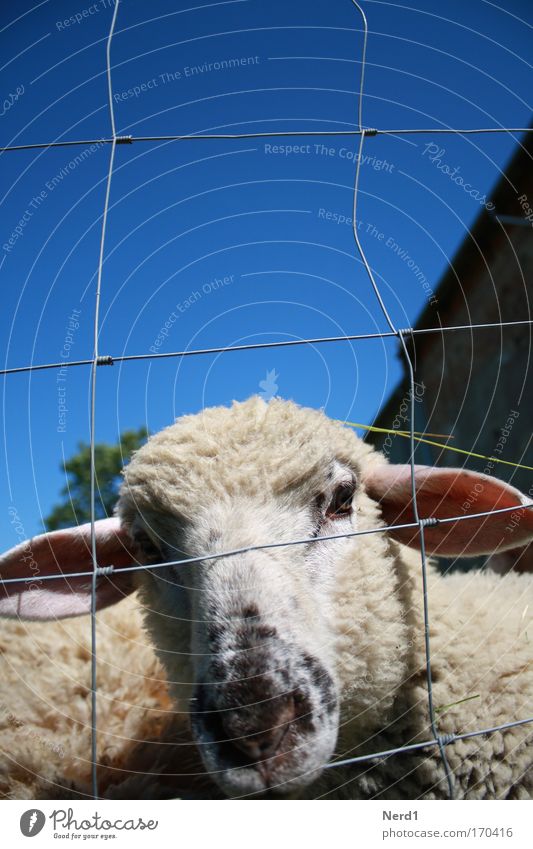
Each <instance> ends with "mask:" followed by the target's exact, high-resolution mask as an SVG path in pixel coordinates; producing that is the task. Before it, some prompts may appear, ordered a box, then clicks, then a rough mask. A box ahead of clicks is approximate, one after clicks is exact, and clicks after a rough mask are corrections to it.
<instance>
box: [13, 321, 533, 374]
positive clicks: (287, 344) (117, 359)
mask: <svg viewBox="0 0 533 849" xmlns="http://www.w3.org/2000/svg"><path fill="white" fill-rule="evenodd" d="M532 325H533V319H522V320H520V321H500V322H498V321H493V322H490V323H488V324H458V325H455V326H451V327H445V326H443V325H441V326H440V327H419V328H416V327H410V328H408V332H409V334H411V335H414V336H418V335H422V336H423V335H425V334H427V333H448V332H454V331H457V330H470V331H472V330H486V329H487V328H489V329H494V328H496V327H499V328H503V327H519V326H532ZM402 332H403V331H402ZM405 332H407V331H405ZM398 334H399V331H392V330H390V331H388V332H387V331H385V332H382V333H380V332H375V333H355V334H348V333H347V334H345V335H343V336H317V337H314V338H310V339H288V340H285V339H284V340H282V341H280V342H253V343H252V344H249V345H222V346H220V347H217V348H191V349H190V350H185V351H166V352H161V353H145V354H121V355H119V356H115V355H114V354H108V355H105V356H100V357H99V358H98V362H97V365H98V366H112V365H113V364H114V363H124V362H129V361H133V360H165V359H172V358H173V357H195V356H199V355H203V354H229V353H231V352H232V351H260V350H263V349H265V348H294V347H296V346H298V345H322V344H325V343H328V342H329V343H331V342H354V341H362V340H365V339H390V338H394V337H396V336H398ZM92 363H93V358H91V359H87V360H68V361H65V362H62V363H37V364H34V365H26V366H14V367H13V368H4V369H0V376H1V375H7V374H20V373H21V372H30V371H43V370H46V369H52V368H72V366H89V365H91V364H92Z"/></svg>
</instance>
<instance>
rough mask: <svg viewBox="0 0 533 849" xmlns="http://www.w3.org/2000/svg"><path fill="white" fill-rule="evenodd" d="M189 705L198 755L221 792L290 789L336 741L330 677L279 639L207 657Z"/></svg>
mask: <svg viewBox="0 0 533 849" xmlns="http://www.w3.org/2000/svg"><path fill="white" fill-rule="evenodd" d="M193 704H194V708H193V713H192V714H191V723H192V729H193V734H194V737H195V739H196V742H197V744H198V746H199V750H200V752H201V755H202V758H203V760H204V763H205V765H206V767H207V769H208V771H209V772H210V773H211V775H212V777H213V778H214V779H215V780H216V781H217V782H218V784H219V785H220V786H221V788H222V789H223V790H224V792H225V793H227V795H229V796H243V795H253V794H264V793H265V792H271V793H274V794H275V795H288V794H293V793H294V792H295V791H298V790H300V789H302V788H303V787H305V786H306V785H307V784H308V783H310V782H311V781H313V780H314V779H316V777H317V775H318V774H319V772H320V771H321V769H322V767H323V766H324V764H325V763H326V762H327V761H328V760H329V758H330V757H331V754H332V752H333V749H334V746H335V743H336V738H337V727H338V710H339V707H338V695H337V690H336V687H335V684H334V681H333V678H332V676H331V675H330V674H329V672H328V671H327V669H326V668H325V667H324V666H323V664H322V663H321V662H320V661H319V660H318V658H316V657H314V656H312V655H310V654H308V653H306V652H304V651H299V650H298V649H297V648H296V647H294V646H293V647H291V646H290V645H289V644H287V643H285V642H284V641H282V640H280V639H276V638H273V639H271V640H269V641H268V642H267V641H265V644H264V645H260V646H257V645H255V647H253V648H250V647H248V650H246V649H243V648H241V649H240V650H239V651H233V652H232V651H228V650H226V651H225V652H222V654H221V656H215V657H213V659H212V661H211V663H210V664H209V666H208V667H207V668H206V669H205V672H204V676H203V680H202V681H199V682H198V683H197V685H196V691H195V698H194V701H193Z"/></svg>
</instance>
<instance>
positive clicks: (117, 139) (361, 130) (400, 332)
mask: <svg viewBox="0 0 533 849" xmlns="http://www.w3.org/2000/svg"><path fill="white" fill-rule="evenodd" d="M351 2H352V5H353V6H354V7H355V9H356V10H357V11H358V13H359V14H360V16H361V20H362V23H363V47H362V53H361V74H360V81H359V92H358V110H357V129H353V130H326V129H324V130H283V131H271V132H269V131H261V132H251V133H192V134H184V135H168V136H131V135H117V134H116V127H115V115H114V107H113V89H112V74H111V67H112V66H111V47H112V42H113V36H114V32H115V25H116V21H117V15H118V10H119V5H120V0H115V5H114V10H113V16H112V20H111V26H110V30H109V34H108V37H107V45H106V75H107V88H108V102H109V116H110V123H111V133H112V135H111V137H110V138H101V139H92V140H72V141H51V142H41V143H36V144H22V145H7V146H4V147H0V153H6V152H9V151H16V150H19V151H22V150H30V151H31V150H39V149H47V148H53V147H70V146H77V145H89V144H109V145H111V151H110V158H109V166H108V173H107V181H106V191H105V200H104V211H103V217H102V228H101V237H100V251H99V259H98V272H97V282H96V292H95V310H94V326H93V330H94V346H93V356H92V357H91V358H90V359H84V360H74V361H69V362H62V363H41V364H39V363H37V364H29V365H25V366H18V367H14V368H5V369H1V370H0V375H6V376H7V375H9V374H20V373H24V372H33V371H42V370H46V369H53V368H60V367H61V368H63V367H65V366H67V367H75V366H86V365H88V366H91V384H90V387H91V388H90V486H91V520H90V537H91V560H92V570H91V571H90V572H89V571H81V572H69V573H60V574H54V575H43V576H40V580H68V579H69V578H80V577H90V578H91V614H90V616H91V752H92V764H91V777H92V792H93V797H94V798H95V799H98V798H99V796H98V775H97V766H98V764H97V742H98V739H97V732H98V727H97V706H96V695H97V644H96V589H97V584H98V579H99V578H100V577H111V576H112V575H113V574H118V573H122V572H132V571H137V570H141V569H146V568H148V567H146V566H145V565H143V564H136V565H132V566H127V567H121V568H120V569H115V567H114V566H113V565H108V566H99V565H98V558H97V548H96V528H95V523H96V467H95V446H96V399H97V394H96V389H97V372H98V368H99V367H100V366H106V365H113V364H114V363H116V362H129V361H137V360H144V359H150V360H152V359H154V360H158V359H166V358H172V357H176V358H180V357H189V356H196V355H203V354H218V353H229V352H232V351H233V352H235V351H253V350H259V349H265V348H281V347H294V346H298V345H311V344H312V345H315V344H323V343H332V342H351V341H362V340H366V339H385V338H397V339H398V341H399V343H400V347H401V351H402V355H403V357H404V359H405V364H406V367H407V371H408V375H409V385H410V423H409V439H410V458H409V465H410V473H411V495H412V503H413V514H414V521H413V522H406V523H403V524H398V525H387V526H381V527H376V528H371V529H368V530H364V531H352V532H348V533H342V534H330V535H328V536H320V537H313V538H305V539H296V540H289V541H284V542H268V543H263V544H258V545H253V546H246V547H244V548H237V549H232V550H229V551H224V552H218V553H215V554H206V555H201V556H198V557H189V558H183V559H180V560H174V561H167V562H165V563H156V564H151V565H150V567H149V568H150V570H152V569H159V568H169V567H175V568H178V567H181V566H184V565H187V564H192V563H202V562H205V561H207V560H216V559H219V558H223V557H231V556H234V555H237V554H243V553H247V552H252V551H260V550H264V549H273V548H280V547H286V546H293V545H310V544H314V543H318V542H322V541H324V540H333V539H344V538H347V537H356V536H365V535H368V534H374V533H385V532H389V531H392V532H394V531H395V530H400V529H409V528H411V529H413V530H418V532H419V535H420V551H421V573H422V584H423V608H424V610H423V613H424V644H425V659H426V683H427V698H428V715H429V722H430V728H431V732H432V735H433V736H432V738H431V739H429V740H426V741H424V742H420V743H413V744H407V745H403V746H399V747H397V748H394V749H387V750H384V751H378V752H373V753H370V754H365V755H359V756H357V757H351V758H345V759H342V760H336V761H332V762H330V763H328V764H325V765H324V768H325V769H332V768H335V767H339V766H343V767H346V766H350V765H354V764H359V763H364V762H368V761H373V760H379V759H384V758H388V757H391V756H393V755H399V754H402V753H407V752H413V751H419V750H424V749H428V748H432V747H435V746H437V747H438V749H439V753H440V757H441V760H442V764H443V769H444V774H445V777H446V781H447V785H448V795H449V797H450V798H452V799H453V798H454V795H455V794H454V782H453V774H452V771H451V768H450V765H449V762H448V759H447V756H446V751H445V749H446V747H447V746H449V745H451V744H453V743H455V742H457V741H459V740H466V739H469V738H473V737H477V736H481V735H485V734H492V733H495V732H498V731H505V730H507V729H510V728H515V727H517V726H521V725H526V724H530V723H533V716H532V717H527V718H524V719H519V720H515V721H511V722H507V723H503V724H501V725H496V726H493V727H490V728H484V729H480V730H477V731H470V732H465V733H460V734H445V735H440V734H439V730H438V724H437V718H436V711H435V705H434V700H433V686H432V677H431V644H430V637H429V603H428V592H427V556H426V546H425V528H426V527H432V526H434V525H437V524H446V523H455V522H459V521H470V520H472V519H482V518H486V517H489V516H494V515H496V514H500V513H508V512H512V511H517V510H525V509H531V508H532V507H533V503H528V504H522V505H515V506H513V507H505V508H499V509H494V510H487V511H483V512H479V513H471V514H468V515H462V516H453V517H447V518H443V519H437V518H435V517H432V516H429V517H421V516H420V515H419V511H418V503H417V491H416V476H415V450H416V444H415V434H414V412H415V409H414V403H415V391H414V389H415V379H414V368H413V363H412V360H411V356H410V354H409V350H408V348H407V344H406V339H408V338H413V337H414V336H415V335H418V334H427V333H447V332H456V331H464V330H469V331H470V332H472V331H473V330H481V329H494V328H504V327H516V326H521V325H522V326H531V325H532V324H533V320H517V321H509V322H491V323H486V324H464V325H456V326H449V327H443V326H440V327H430V328H411V327H410V328H406V329H404V328H400V329H398V328H396V326H395V325H394V323H393V321H392V319H391V317H390V314H389V312H388V310H387V307H386V305H385V302H384V300H383V298H382V296H381V292H380V290H379V287H378V285H377V283H376V280H375V278H374V275H373V273H372V269H371V267H370V265H369V263H368V260H367V257H366V254H365V251H364V249H363V246H362V244H361V241H360V239H359V235H358V228H357V206H358V199H359V178H360V170H361V159H362V156H361V154H362V151H363V147H364V144H365V141H366V139H367V138H368V137H369V136H370V137H373V136H377V135H393V136H394V135H398V136H400V135H411V134H457V135H471V134H491V133H529V132H533V127H520V128H509V127H481V128H468V129H456V128H451V127H434V128H403V129H378V128H366V127H364V126H363V98H364V75H365V70H366V47H367V40H368V23H367V19H366V15H365V13H364V11H363V9H362V8H361V6H360V5H359V3H358V2H356V0H351ZM291 136H348V137H358V138H359V148H358V150H359V156H358V157H357V164H356V171H355V182H354V193H353V216H352V227H353V235H354V241H355V245H356V247H357V250H358V252H359V255H360V257H361V261H362V263H363V266H364V268H365V271H366V273H367V276H368V278H369V281H370V284H371V286H372V289H373V291H374V294H375V296H376V299H377V301H378V303H379V306H380V308H381V311H382V313H383V316H384V318H385V320H386V322H387V324H388V326H389V331H385V332H375V333H363V334H354V335H343V336H328V337H317V338H309V339H296V340H290V341H280V342H261V343H254V344H249V345H228V346H221V347H215V348H204V349H195V350H184V351H174V352H167V353H156V354H154V353H141V354H130V355H122V356H113V355H101V354H100V352H99V311H100V297H101V291H102V274H103V262H104V255H105V242H106V232H107V218H108V210H109V199H110V193H111V184H112V179H113V167H114V160H115V152H116V147H117V145H119V144H132V143H134V142H156V141H194V140H204V141H207V140H209V139H216V140H232V139H234V140H238V139H253V138H276V137H291ZM28 580H33V578H32V577H30V576H28V577H27V578H21V577H18V578H1V576H0V585H8V584H9V585H11V584H16V583H24V582H26V581H28Z"/></svg>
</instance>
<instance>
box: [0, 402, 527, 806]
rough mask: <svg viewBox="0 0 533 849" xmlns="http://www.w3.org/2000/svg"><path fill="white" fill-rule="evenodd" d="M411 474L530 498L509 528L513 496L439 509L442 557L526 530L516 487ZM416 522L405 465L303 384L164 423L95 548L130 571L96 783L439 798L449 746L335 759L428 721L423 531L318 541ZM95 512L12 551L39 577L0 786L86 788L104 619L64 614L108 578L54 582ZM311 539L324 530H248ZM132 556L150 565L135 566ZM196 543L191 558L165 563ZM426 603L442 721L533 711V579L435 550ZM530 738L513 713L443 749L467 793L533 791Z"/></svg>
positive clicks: (9, 715)
mask: <svg viewBox="0 0 533 849" xmlns="http://www.w3.org/2000/svg"><path fill="white" fill-rule="evenodd" d="M416 488H417V502H418V505H419V511H420V515H421V516H422V517H438V518H445V517H454V516H457V515H462V514H463V513H464V510H463V511H462V507H464V505H465V504H468V505H469V508H468V509H469V510H470V512H471V513H472V512H473V509H475V511H476V512H483V511H487V510H493V509H497V508H502V507H511V506H515V507H516V510H515V511H514V513H513V515H514V517H515V521H514V522H513V523H511V524H512V527H511V524H510V523H509V520H508V514H507V513H500V514H495V515H492V516H490V517H489V518H480V519H468V520H467V521H460V522H455V523H442V524H437V525H436V526H427V527H426V529H425V538H426V544H427V549H428V551H429V552H433V553H440V554H444V555H448V556H449V555H452V556H469V555H470V556H472V555H477V554H480V553H486V552H492V551H502V550H505V549H507V548H516V547H517V546H520V545H526V544H527V543H528V542H529V541H530V540H531V538H532V536H533V515H532V511H531V510H529V509H527V508H526V507H525V506H524V505H526V504H529V503H530V502H528V501H527V500H526V499H525V497H524V496H523V495H522V494H521V493H519V492H518V491H517V490H516V489H514V488H513V487H511V486H509V485H508V484H504V483H501V482H500V481H497V480H495V479H493V478H490V477H487V476H484V475H480V474H476V473H473V472H469V471H466V470H464V469H460V470H459V469H432V468H426V467H420V466H419V467H417V472H416ZM473 495H474V496H475V498H474V508H473V507H472V498H473ZM411 521H412V503H411V481H410V469H409V467H404V466H401V467H399V466H393V465H390V464H389V463H388V462H387V461H386V459H385V458H384V457H383V456H382V455H381V454H380V453H378V452H376V451H374V449H373V448H372V447H371V446H369V445H368V444H366V443H364V442H362V441H361V440H360V439H358V437H357V436H356V435H355V434H354V433H353V432H352V431H351V430H349V429H347V428H345V427H343V426H341V425H340V424H338V423H335V422H332V421H331V420H330V419H328V418H327V417H326V416H325V415H324V414H322V413H321V412H318V411H315V410H310V409H304V408H300V407H298V406H296V405H295V404H293V403H291V402H287V401H282V400H278V399H275V400H273V401H271V402H270V403H268V404H266V403H265V402H263V401H261V400H260V399H258V398H252V399H249V400H248V401H246V402H244V403H235V404H234V405H233V406H232V407H231V408H223V407H219V408H213V409H206V410H204V411H203V412H201V413H199V414H198V415H196V416H186V417H184V418H182V419H179V420H178V421H177V422H176V424H174V425H172V426H171V427H168V428H166V429H165V430H163V431H161V432H160V433H158V434H156V435H155V436H153V437H152V438H151V439H149V441H148V443H147V444H146V445H145V446H144V447H143V448H141V449H140V450H139V451H138V452H137V453H136V454H135V456H134V457H133V459H132V461H131V462H130V464H129V465H128V466H127V467H126V469H125V481H124V484H123V486H122V490H121V496H120V501H119V504H118V515H117V518H116V519H107V520H103V521H102V522H99V523H97V526H96V529H97V540H98V560H99V563H100V565H106V564H114V566H115V567H116V571H115V573H114V574H113V575H112V576H110V577H107V576H103V577H101V578H99V579H98V587H97V603H98V606H99V608H104V607H107V608H108V609H107V610H103V611H102V612H99V613H98V653H97V657H98V670H99V673H98V684H99V693H98V727H99V729H100V730H99V737H98V741H99V749H98V752H99V755H98V758H99V765H100V766H99V777H100V789H101V793H102V794H103V795H104V796H107V797H110V798H113V797H115V798H117V797H121V798H124V797H126V798H127V797H131V798H139V797H145V798H148V797H153V798H159V797H169V796H179V795H181V794H183V792H187V791H188V792H189V793H192V794H196V795H197V794H199V793H206V794H208V795H210V796H216V795H219V796H230V797H244V796H246V797H249V796H270V797H272V796H285V797H298V798H317V797H321V798H322V797H325V798H359V799H369V798H382V799H415V798H426V799H440V798H446V797H447V796H448V787H447V782H446V778H445V772H444V769H443V764H442V760H441V756H440V754H439V751H438V748H437V747H436V746H432V747H428V748H426V749H423V750H421V749H418V750H414V751H410V752H406V753H401V754H396V755H393V756H391V757H389V758H385V759H377V760H372V761H367V762H363V763H358V764H351V765H348V766H346V767H336V768H331V769H324V766H325V764H327V763H328V762H331V761H332V760H335V759H339V758H346V757H350V756H357V755H365V754H368V753H372V752H379V751H384V750H389V749H391V748H395V747H398V746H404V745H408V744H412V743H417V742H422V741H427V740H430V739H432V732H431V728H430V724H429V720H428V705H427V682H426V666H425V651H424V619H423V596H422V578H421V575H422V571H421V562H420V554H419V553H417V552H415V551H413V548H416V547H417V546H418V545H419V532H418V530H415V529H413V528H412V527H411V528H403V529H399V530H396V531H394V532H393V531H387V532H379V533H372V534H368V535H356V536H352V537H347V538H336V539H320V538H321V537H331V536H334V535H337V534H344V533H349V532H352V531H365V530H370V529H373V528H378V527H383V526H384V525H390V524H406V523H409V522H411ZM89 530H90V529H89V527H88V526H83V527H82V528H77V529H73V530H66V531H58V532H55V533H53V534H48V535H43V536H41V537H37V538H35V539H34V540H32V541H30V542H29V543H26V544H24V545H22V546H18V547H17V548H15V549H13V550H12V551H11V552H8V553H7V554H6V555H4V556H3V557H2V558H0V573H1V575H2V577H3V578H9V577H17V576H22V575H28V574H31V575H32V578H33V583H32V584H29V583H12V584H11V583H10V584H6V585H4V593H3V597H2V598H1V599H0V615H4V616H7V617H12V618H13V621H11V622H7V621H6V622H5V624H4V626H3V630H2V633H1V635H0V640H1V645H0V649H1V651H2V663H3V666H4V681H5V682H6V684H5V689H4V695H3V696H2V697H1V700H0V711H3V714H1V713H0V721H1V722H2V724H3V726H4V739H7V744H6V745H5V752H6V753H5V754H4V760H3V766H2V772H0V789H1V790H2V792H3V793H4V795H6V796H10V797H18V798H23V797H26V798H29V797H32V796H33V797H48V798H50V797H51V798H64V797H65V796H67V797H68V796H69V795H72V796H75V795H76V794H90V789H89V788H90V785H89V783H88V778H89V771H90V762H89V752H90V746H89V723H90V705H89V701H90V700H89V698H88V695H89V687H88V684H89V680H90V679H89V661H90V644H89V629H88V627H87V620H83V619H68V618H65V617H73V616H77V615H79V614H82V613H87V612H88V611H89V609H90V588H91V581H90V578H89V579H88V578H85V577H81V578H73V579H69V580H67V579H58V580H52V581H39V576H43V575H45V574H46V573H49V574H52V573H54V572H55V573H57V572H69V571H82V572H84V571H90V569H91V558H90V551H89V544H88V542H89ZM306 539H310V540H317V541H310V542H307V543H304V544H299V545H290V546H285V547H277V548H263V549H257V548H254V547H255V546H258V545H261V544H265V543H270V542H273V541H276V542H288V541H291V540H306ZM235 549H240V550H241V551H240V553H237V554H233V555H231V556H225V557H220V558H216V557H211V559H210V558H209V555H211V556H212V555H215V554H217V553H220V552H225V551H232V550H235ZM247 549H248V550H247ZM131 552H133V554H132V553H131ZM24 557H25V558H26V562H25V561H24ZM135 558H136V559H137V560H138V561H139V562H140V563H142V564H145V565H146V566H147V567H148V568H146V569H143V570H140V571H135V572H123V573H122V574H121V572H120V567H121V566H124V565H125V564H127V563H130V562H131V561H132V559H135ZM186 558H198V559H197V560H196V561H195V562H192V563H189V564H182V565H180V566H172V565H169V566H164V567H161V568H157V569H152V570H151V569H150V568H149V567H150V565H154V564H155V563H158V562H164V563H167V562H169V561H176V560H180V559H186ZM28 560H29V561H30V567H32V569H31V572H30V571H29V567H28ZM132 590H136V591H137V592H136V593H135V595H133V596H130V598H127V599H125V598H124V596H126V595H128V594H129V593H130V592H131V591H132ZM121 599H122V600H121ZM428 599H429V613H430V617H429V618H430V639H431V657H432V666H431V668H432V681H433V695H434V702H435V706H436V710H437V721H438V727H439V733H440V734H443V735H444V734H459V733H464V732H468V731H476V730H478V729H483V728H490V727H493V726H497V725H500V724H502V723H505V722H507V721H513V720H520V719H523V718H526V717H529V716H532V715H533V670H532V667H531V657H532V645H533V644H532V639H533V629H532V628H531V612H532V611H533V581H532V579H531V576H529V575H518V574H512V573H511V574H508V575H505V576H503V577H502V576H499V575H496V574H493V573H488V572H485V573H483V572H476V573H471V572H470V573H465V574H453V575H450V576H446V577H442V576H441V575H440V574H439V573H438V572H437V570H436V568H435V567H434V566H433V564H432V563H431V562H430V563H429V564H428ZM115 602H119V603H118V604H115ZM110 605H113V606H112V607H111V606H110ZM141 616H142V621H143V622H144V625H145V627H146V629H147V632H148V635H149V637H150V639H151V641H152V643H153V646H154V647H155V654H154V652H153V650H152V648H151V647H150V645H149V639H148V637H147V634H146V632H145V631H144V630H143V626H142V622H141ZM25 619H33V620H36V619H37V620H38V619H41V620H44V619H57V620H59V621H56V622H37V623H34V624H32V625H27V624H26V623H25V622H24V621H23V620H25ZM163 670H164V672H163ZM187 716H189V719H190V722H187ZM531 734H532V727H531V725H528V724H525V725H517V726H516V727H514V728H511V729H509V730H505V731H501V732H500V731H497V732H494V733H492V734H488V735H486V736H481V737H475V738H469V739H463V740H459V741H455V742H453V743H451V744H450V745H447V747H446V754H447V758H448V761H449V764H450V768H451V771H452V773H453V782H454V788H455V794H456V796H457V797H458V798H468V799H483V798H490V799H524V798H531V797H532V795H533V794H532V791H533V745H531ZM54 746H55V747H56V749H57V747H58V746H59V747H60V749H61V753H58V752H57V751H55V750H54Z"/></svg>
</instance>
